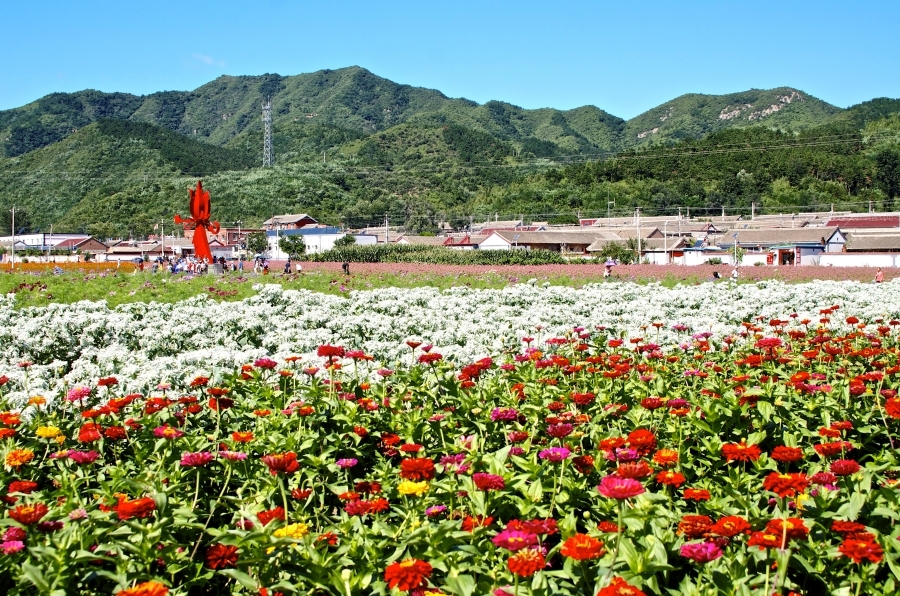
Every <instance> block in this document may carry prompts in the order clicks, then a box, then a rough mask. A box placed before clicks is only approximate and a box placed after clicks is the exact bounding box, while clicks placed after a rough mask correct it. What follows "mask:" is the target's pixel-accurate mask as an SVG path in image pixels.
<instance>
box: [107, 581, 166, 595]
mask: <svg viewBox="0 0 900 596" xmlns="http://www.w3.org/2000/svg"><path fill="white" fill-rule="evenodd" d="M168 593H169V588H167V587H166V586H164V585H162V584H161V583H159V582H154V581H149V582H142V583H140V584H136V585H135V586H134V587H132V588H126V589H124V590H119V591H118V592H116V596H167V594H168Z"/></svg>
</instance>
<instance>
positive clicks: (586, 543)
mask: <svg viewBox="0 0 900 596" xmlns="http://www.w3.org/2000/svg"><path fill="white" fill-rule="evenodd" d="M559 552H561V553H562V554H563V556H566V557H569V558H570V559H575V560H576V561H584V560H586V559H596V558H597V557H601V556H603V553H604V552H605V551H604V550H603V542H602V541H600V540H597V539H596V538H594V537H593V536H588V535H587V534H575V535H574V536H571V537H569V538H568V539H567V540H566V541H565V542H564V543H563V545H562V549H560V551H559Z"/></svg>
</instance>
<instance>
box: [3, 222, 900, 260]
mask: <svg viewBox="0 0 900 596" xmlns="http://www.w3.org/2000/svg"><path fill="white" fill-rule="evenodd" d="M254 233H264V234H265V235H266V237H267V239H268V241H269V249H268V251H267V253H266V254H265V255H264V256H266V257H267V258H270V259H273V260H284V259H286V258H287V255H286V254H285V253H283V252H282V251H281V249H280V248H279V240H280V238H281V237H282V236H295V235H299V236H302V237H303V240H304V243H305V245H306V251H307V252H308V253H318V252H322V251H326V250H329V249H331V248H333V247H334V243H335V241H337V240H338V239H340V238H343V237H344V236H347V235H352V236H353V237H354V238H355V240H356V243H357V244H359V245H375V244H389V243H390V244H420V245H431V246H442V247H446V248H448V249H452V250H538V249H541V250H551V251H556V252H560V253H562V254H563V255H564V256H567V257H569V258H572V259H575V258H589V257H592V256H596V255H597V254H598V253H600V252H603V251H604V248H606V247H607V246H608V245H609V244H610V243H620V244H627V245H628V246H629V247H631V248H633V249H635V250H638V251H639V253H640V256H641V261H642V262H645V263H654V264H661V265H666V264H675V265H699V264H704V263H708V262H713V263H724V264H734V263H737V264H738V265H769V266H799V265H827V266H834V267H844V266H869V267H897V266H900V213H850V212H817V213H797V214H785V215H759V216H756V217H752V218H749V219H744V218H742V217H738V216H722V217H712V218H702V219H701V218H690V217H681V216H678V217H672V216H662V217H641V216H640V215H639V214H635V215H634V216H631V217H611V218H596V219H581V220H579V225H577V226H573V225H568V226H556V225H550V224H548V223H547V222H528V223H526V222H525V221H523V220H522V219H519V220H507V221H497V220H494V221H484V222H481V223H477V222H473V223H472V224H471V225H469V226H467V228H466V229H463V230H454V229H452V228H450V226H449V225H446V224H445V225H443V226H442V229H441V231H440V233H439V234H438V235H436V236H420V235H411V234H406V233H404V232H403V231H402V229H399V228H396V229H395V228H387V227H375V228H371V227H370V228H364V229H358V230H342V229H340V228H337V227H334V226H328V225H324V224H321V223H319V222H318V221H317V220H316V219H315V218H313V217H312V216H310V215H308V214H305V213H302V214H293V215H279V216H275V217H272V218H271V219H268V220H266V221H265V222H263V225H262V228H240V227H222V228H221V229H220V230H219V233H218V234H215V235H211V236H210V237H209V244H210V249H211V251H212V254H213V256H214V257H216V258H219V257H224V258H226V259H236V258H251V259H252V258H254V257H255V256H256V255H251V254H248V251H247V250H246V249H245V244H246V239H247V236H248V235H250V234H254ZM192 234H193V231H192V230H186V231H185V236H183V237H181V236H179V237H174V236H171V237H162V236H151V237H150V238H148V239H147V240H143V241H136V240H119V241H108V240H100V239H97V238H92V237H91V236H89V235H86V234H60V233H57V234H53V233H49V234H48V233H30V234H21V235H16V236H14V237H13V236H5V237H0V248H2V249H3V250H0V252H2V253H3V254H2V256H0V259H2V261H5V262H9V259H10V258H12V256H13V254H15V259H16V260H17V261H24V260H25V259H29V260H40V261H57V260H58V261H63V260H67V261H83V260H95V261H138V260H140V259H143V260H144V261H152V260H157V259H158V258H160V257H163V258H180V257H186V256H190V255H191V254H192V253H193V248H194V247H193V244H192V241H191V238H192Z"/></svg>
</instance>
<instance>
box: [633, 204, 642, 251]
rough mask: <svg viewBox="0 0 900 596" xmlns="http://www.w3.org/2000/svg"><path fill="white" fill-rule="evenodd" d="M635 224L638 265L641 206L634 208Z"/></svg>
mask: <svg viewBox="0 0 900 596" xmlns="http://www.w3.org/2000/svg"><path fill="white" fill-rule="evenodd" d="M634 221H635V224H636V225H637V241H638V254H637V262H638V265H640V264H641V255H642V254H643V253H642V252H641V208H640V207H637V208H636V210H635V218H634Z"/></svg>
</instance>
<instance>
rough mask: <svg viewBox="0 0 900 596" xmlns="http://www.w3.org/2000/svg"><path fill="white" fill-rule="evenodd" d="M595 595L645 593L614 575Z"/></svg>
mask: <svg viewBox="0 0 900 596" xmlns="http://www.w3.org/2000/svg"><path fill="white" fill-rule="evenodd" d="M597 596H647V594H645V593H644V592H642V591H641V590H638V589H637V588H635V587H634V586H632V585H631V584H629V583H628V582H627V581H625V580H624V579H622V578H621V577H618V576H616V577H614V578H613V579H612V581H611V582H609V585H608V586H606V587H605V588H603V589H602V590H600V591H599V592H597Z"/></svg>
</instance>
